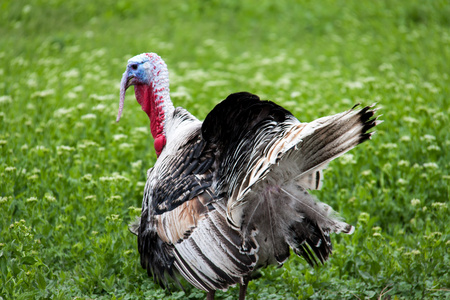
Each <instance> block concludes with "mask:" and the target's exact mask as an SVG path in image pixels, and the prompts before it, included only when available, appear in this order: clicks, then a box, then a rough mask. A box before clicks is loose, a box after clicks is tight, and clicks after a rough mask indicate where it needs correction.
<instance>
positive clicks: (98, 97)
mask: <svg viewBox="0 0 450 300" xmlns="http://www.w3.org/2000/svg"><path fill="white" fill-rule="evenodd" d="M89 97H90V98H92V99H94V100H97V101H105V100H114V99H115V98H116V97H117V96H116V95H112V94H109V95H97V94H92V95H90V96H89Z"/></svg>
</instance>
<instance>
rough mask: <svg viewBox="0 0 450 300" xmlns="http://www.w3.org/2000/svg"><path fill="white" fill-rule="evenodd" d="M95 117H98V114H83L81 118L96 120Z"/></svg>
mask: <svg viewBox="0 0 450 300" xmlns="http://www.w3.org/2000/svg"><path fill="white" fill-rule="evenodd" d="M95 119H97V115H96V114H86V115H83V116H81V120H95Z"/></svg>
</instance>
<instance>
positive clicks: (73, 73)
mask: <svg viewBox="0 0 450 300" xmlns="http://www.w3.org/2000/svg"><path fill="white" fill-rule="evenodd" d="M61 75H62V77H64V78H66V79H72V78H78V77H80V71H79V70H78V69H77V68H73V69H70V70H67V71H65V72H62V74H61Z"/></svg>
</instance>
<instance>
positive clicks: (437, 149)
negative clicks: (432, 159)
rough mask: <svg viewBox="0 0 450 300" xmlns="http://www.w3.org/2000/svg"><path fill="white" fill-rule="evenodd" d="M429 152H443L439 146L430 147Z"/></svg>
mask: <svg viewBox="0 0 450 300" xmlns="http://www.w3.org/2000/svg"><path fill="white" fill-rule="evenodd" d="M427 150H428V151H436V152H439V151H441V148H440V147H439V146H437V145H430V146H428V147H427Z"/></svg>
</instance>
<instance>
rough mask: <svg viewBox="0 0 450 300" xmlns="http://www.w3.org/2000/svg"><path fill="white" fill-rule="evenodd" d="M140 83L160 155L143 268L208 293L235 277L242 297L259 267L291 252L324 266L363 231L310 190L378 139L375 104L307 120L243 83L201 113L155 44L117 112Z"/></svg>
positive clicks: (134, 66)
mask: <svg viewBox="0 0 450 300" xmlns="http://www.w3.org/2000/svg"><path fill="white" fill-rule="evenodd" d="M131 85H134V86H135V93H136V98H137V100H138V102H139V103H140V104H141V106H142V109H143V110H144V111H145V112H146V113H147V114H148V116H149V118H150V123H151V129H152V135H153V137H154V138H155V149H156V152H157V155H158V159H157V161H156V163H155V165H154V166H153V167H152V168H151V169H150V170H149V171H148V174H147V183H146V186H145V189H144V197H143V203H142V214H141V217H140V218H139V220H138V221H137V222H136V223H134V224H132V225H131V226H130V230H131V231H132V232H133V233H135V234H136V235H137V237H138V250H139V253H140V257H141V265H142V267H143V268H145V269H146V270H147V272H148V274H149V276H153V278H154V279H155V280H156V281H157V282H159V283H160V285H161V286H163V287H166V286H167V283H168V280H167V279H168V277H172V278H173V279H174V280H175V281H177V278H176V275H177V274H178V273H179V274H181V275H182V276H183V277H184V278H185V279H186V280H187V281H188V282H189V283H191V284H192V285H193V286H195V287H197V288H199V289H202V290H204V291H207V292H208V298H209V299H213V297H214V292H215V291H216V290H226V289H227V288H228V287H229V286H231V285H235V284H240V285H241V289H240V299H244V298H245V293H246V287H247V284H248V281H249V280H250V279H251V278H252V276H253V274H254V273H255V271H257V270H258V269H259V268H261V267H265V266H267V265H270V264H275V265H282V264H283V263H284V262H285V261H286V260H287V259H288V257H289V255H290V249H292V250H293V251H294V252H295V253H296V254H297V255H299V256H301V257H303V258H305V260H306V261H307V262H308V263H309V264H311V265H315V264H318V263H323V262H324V261H325V260H327V258H328V257H329V255H330V254H331V251H332V245H331V241H330V233H333V232H335V233H340V232H342V233H346V234H350V233H352V232H353V230H354V228H353V226H351V225H349V224H347V223H345V222H343V221H342V220H341V219H340V218H339V217H338V216H336V214H335V213H334V211H333V210H332V209H331V208H330V207H329V206H328V205H326V204H324V203H321V202H319V201H317V200H316V199H315V198H314V197H313V196H311V195H310V194H309V193H308V190H314V189H319V188H320V186H321V182H322V170H323V169H324V168H325V167H326V165H327V164H328V163H329V162H330V161H331V160H332V159H334V158H336V157H338V156H340V155H342V154H343V153H345V152H347V151H348V150H350V149H352V148H353V147H355V146H356V145H358V144H359V143H361V142H363V141H365V140H367V139H369V138H370V137H371V135H372V133H370V132H368V131H369V130H370V129H371V128H373V127H374V126H376V125H377V124H378V123H379V121H377V120H376V118H374V113H375V112H374V110H372V109H371V107H365V108H363V109H361V110H354V109H352V110H349V111H346V112H343V113H341V114H337V115H333V116H329V117H324V118H321V119H318V120H316V121H313V122H311V123H301V122H300V121H299V120H297V119H296V118H295V117H294V116H293V115H292V114H291V113H290V112H289V111H287V110H286V109H284V108H282V107H281V106H279V105H277V104H275V103H273V102H271V101H262V100H260V99H259V97H257V96H255V95H253V94H250V93H247V92H241V93H235V94H231V95H230V96H228V97H227V98H226V99H225V100H224V101H222V102H221V103H219V104H218V105H217V106H216V107H215V108H214V109H213V110H212V111H211V112H210V113H209V114H208V115H207V117H206V119H205V120H204V122H200V121H199V120H198V119H197V118H195V117H194V116H192V115H191V114H190V113H189V112H188V111H187V110H185V109H183V108H174V107H173V105H172V103H171V102H170V96H169V89H168V75H167V68H166V66H165V64H164V62H163V61H162V59H161V58H160V57H159V56H157V55H156V54H154V53H146V54H142V55H138V56H136V57H134V58H132V59H130V60H129V62H128V66H127V70H126V72H125V73H124V76H123V79H122V87H121V106H120V107H121V108H120V112H119V117H118V119H119V118H120V114H121V110H122V107H123V98H124V95H125V91H126V89H127V88H128V87H129V86H131ZM157 141H158V144H157V143H156V142H157Z"/></svg>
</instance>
